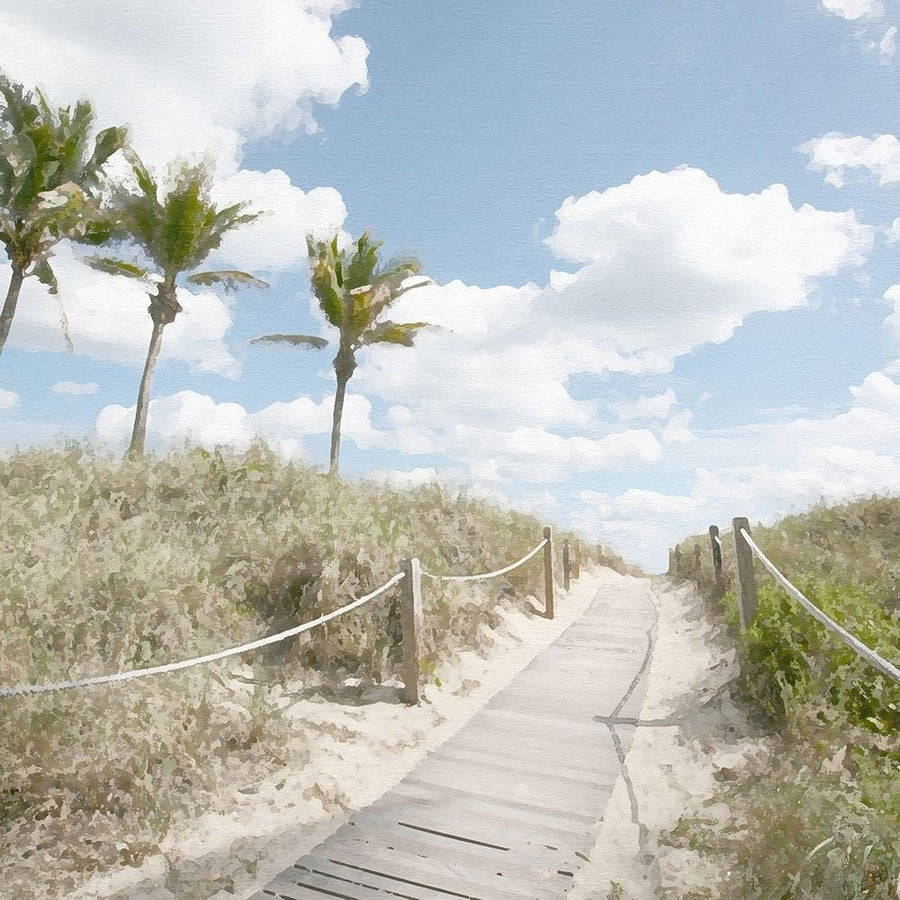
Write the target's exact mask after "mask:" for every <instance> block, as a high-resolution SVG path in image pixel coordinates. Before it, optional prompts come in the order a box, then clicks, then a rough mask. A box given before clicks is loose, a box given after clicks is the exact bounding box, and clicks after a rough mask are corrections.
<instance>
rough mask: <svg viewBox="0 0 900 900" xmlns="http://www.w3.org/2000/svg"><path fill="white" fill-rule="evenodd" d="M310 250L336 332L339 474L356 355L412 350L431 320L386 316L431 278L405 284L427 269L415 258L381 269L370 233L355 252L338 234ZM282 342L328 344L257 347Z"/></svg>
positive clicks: (292, 337) (306, 338)
mask: <svg viewBox="0 0 900 900" xmlns="http://www.w3.org/2000/svg"><path fill="white" fill-rule="evenodd" d="M306 243H307V247H308V249H309V262H310V275H311V279H312V289H313V293H314V294H315V295H316V299H317V300H318V301H319V306H320V307H321V309H322V312H323V313H324V314H325V318H326V319H327V320H328V324H329V325H331V326H333V327H334V328H336V329H337V332H338V342H337V344H338V347H337V354H336V355H335V357H334V363H333V365H334V374H335V376H336V378H337V389H336V390H335V393H334V413H333V416H332V424H331V455H330V459H329V472H330V474H332V475H336V474H337V471H338V457H339V455H340V446H341V418H342V416H343V413H344V398H345V396H346V394H347V383H348V382H349V381H350V379H351V377H352V376H353V373H354V372H355V371H356V367H357V362H356V352H357V351H358V350H360V349H362V348H363V347H368V346H370V345H372V344H400V345H402V346H404V347H411V346H412V345H413V339H414V338H415V335H416V333H417V332H418V331H420V330H421V329H422V328H427V327H429V326H428V323H427V322H409V323H406V324H398V323H396V322H391V321H381V320H380V317H381V314H382V313H383V312H384V311H385V310H386V309H387V308H388V307H389V306H390V305H391V304H392V303H393V302H394V301H395V300H397V299H398V298H399V297H401V296H402V295H403V294H405V293H406V292H407V291H410V290H412V289H413V288H417V287H422V286H424V285H426V284H430V283H431V282H430V280H425V281H417V282H416V283H415V284H404V282H405V281H406V279H407V278H409V277H410V276H411V275H416V274H418V273H419V272H420V271H421V269H422V267H421V265H420V264H419V262H418V261H417V260H415V259H405V260H395V261H392V262H390V263H388V264H386V265H385V266H381V264H380V261H379V256H378V249H379V248H380V247H381V242H380V241H374V240H372V238H371V237H370V236H369V232H368V231H365V232H363V234H362V236H361V237H360V238H359V239H358V240H357V241H356V243H355V244H353V245H352V246H353V252H352V253H351V254H349V256H348V252H347V251H346V250H343V249H339V247H338V239H337V237H336V236H335V237H334V238H333V239H332V240H330V241H315V240H314V239H313V238H312V237H311V236H309V237H307V239H306ZM261 342H266V343H283V344H290V345H292V346H294V347H313V348H315V349H321V348H322V347H325V346H327V345H328V341H327V340H325V339H324V338H320V337H315V336H314V335H310V334H264V335H261V336H260V337H257V338H253V341H252V343H261Z"/></svg>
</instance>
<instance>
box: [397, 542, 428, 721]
mask: <svg viewBox="0 0 900 900" xmlns="http://www.w3.org/2000/svg"><path fill="white" fill-rule="evenodd" d="M400 571H401V572H403V574H404V575H405V576H406V577H405V578H404V579H403V580H402V581H401V582H400V628H401V631H402V635H403V638H402V639H403V668H402V675H403V699H404V700H405V701H406V702H407V703H418V702H419V672H420V670H421V666H420V665H419V652H420V645H421V641H422V628H423V625H424V617H423V615H422V567H421V565H419V560H418V559H415V558H413V559H404V560H403V562H402V563H401V564H400Z"/></svg>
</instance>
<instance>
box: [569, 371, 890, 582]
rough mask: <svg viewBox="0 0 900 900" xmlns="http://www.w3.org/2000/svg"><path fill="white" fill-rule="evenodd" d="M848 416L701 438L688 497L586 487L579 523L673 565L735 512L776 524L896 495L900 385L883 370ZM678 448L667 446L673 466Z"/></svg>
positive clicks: (639, 554) (647, 561)
mask: <svg viewBox="0 0 900 900" xmlns="http://www.w3.org/2000/svg"><path fill="white" fill-rule="evenodd" d="M850 393H851V395H852V402H851V403H850V404H849V406H848V409H847V411H846V412H844V413H841V414H840V415H837V416H834V417H831V418H823V419H797V420H795V421H793V422H789V423H781V424H778V425H771V426H769V425H753V426H746V427H742V428H736V429H732V430H730V431H723V432H711V433H707V434H694V436H693V443H692V445H691V449H690V456H686V457H684V458H683V462H684V465H685V468H686V470H687V471H686V472H685V475H686V476H690V477H691V480H692V482H693V483H692V486H691V488H690V490H689V491H687V492H682V493H673V494H665V493H662V492H658V491H653V490H643V489H632V490H627V491H624V492H623V493H621V494H618V495H613V494H609V493H600V492H591V491H584V492H581V493H579V494H578V495H577V499H578V500H580V501H581V502H582V504H583V508H582V509H581V510H580V511H579V512H577V513H576V515H575V525H576V526H577V527H580V528H582V529H584V530H585V531H586V532H587V533H588V534H589V535H592V536H596V537H598V538H599V539H602V540H608V541H611V542H612V543H613V544H615V545H617V546H619V547H620V549H622V550H624V551H625V552H626V554H627V555H628V556H629V558H633V559H636V560H638V561H640V562H641V563H642V564H644V565H646V566H647V567H648V568H650V569H651V570H655V571H660V570H662V569H664V568H665V564H666V559H665V548H666V547H670V546H673V545H674V544H675V543H676V542H677V541H679V540H682V539H683V538H685V537H686V536H688V535H690V534H698V533H702V532H705V531H706V529H707V527H708V526H709V525H711V524H715V525H718V526H719V527H720V528H722V529H723V530H725V529H727V528H730V525H731V520H732V518H733V517H735V516H740V515H749V516H750V517H751V521H754V520H757V519H759V520H763V521H767V522H771V521H774V520H776V519H777V518H779V517H781V516H783V515H786V514H790V513H792V512H800V511H802V510H804V509H806V508H808V507H809V506H810V505H812V504H813V503H816V502H818V501H819V500H822V499H825V500H829V501H839V500H843V499H850V498H852V497H855V496H860V495H866V494H870V493H896V485H897V484H898V483H900V449H898V446H897V441H896V430H897V421H898V420H900V384H898V383H897V382H895V381H894V380H893V379H891V378H890V377H888V376H887V375H886V374H885V373H883V372H874V373H872V374H870V375H869V376H868V377H867V378H866V379H865V380H864V381H863V382H862V384H860V385H858V386H856V387H853V388H852V389H851V392H850ZM675 452H676V450H675V449H674V448H666V449H665V450H664V456H663V460H662V461H663V463H664V464H666V465H667V467H669V468H670V470H673V469H672V463H673V459H672V456H667V455H665V454H670V453H675Z"/></svg>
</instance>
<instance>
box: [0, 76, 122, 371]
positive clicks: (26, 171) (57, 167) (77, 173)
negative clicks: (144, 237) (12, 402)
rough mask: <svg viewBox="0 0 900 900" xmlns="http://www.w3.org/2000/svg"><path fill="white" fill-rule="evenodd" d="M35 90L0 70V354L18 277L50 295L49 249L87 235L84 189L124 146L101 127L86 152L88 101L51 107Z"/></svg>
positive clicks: (91, 216)
mask: <svg viewBox="0 0 900 900" xmlns="http://www.w3.org/2000/svg"><path fill="white" fill-rule="evenodd" d="M35 95H36V96H35ZM35 95H33V94H31V93H30V92H27V91H25V89H24V88H23V87H22V85H20V84H17V83H15V82H13V81H10V80H9V79H8V78H6V76H4V75H0V100H2V102H3V106H2V109H0V242H2V244H3V246H4V248H5V250H6V255H7V257H8V258H9V264H10V267H11V269H12V275H11V277H10V281H9V287H8V288H7V291H6V300H5V302H4V304H3V310H2V312H0V353H2V352H3V348H4V346H5V345H6V339H7V337H8V335H9V329H10V326H11V325H12V320H13V317H14V316H15V313H16V306H17V305H18V302H19V293H20V291H21V289H22V283H23V282H24V281H25V279H26V278H27V277H28V276H30V275H34V276H35V277H37V279H38V280H39V281H40V282H41V283H43V284H45V285H46V286H47V287H48V288H49V289H50V293H51V294H56V293H57V292H58V285H57V282H56V276H55V275H54V274H53V269H52V268H51V267H50V258H51V256H52V250H53V247H54V246H55V245H56V244H58V243H59V242H60V241H61V240H63V239H64V238H73V239H76V240H77V239H83V238H85V237H90V236H91V235H90V232H91V229H92V225H93V223H94V222H95V213H96V203H95V202H94V198H93V197H92V196H91V192H92V190H93V189H94V188H95V187H96V186H97V183H98V178H99V176H100V174H101V171H102V169H103V166H104V164H105V163H106V161H107V160H108V159H109V157H110V156H112V154H113V153H115V152H116V151H117V150H119V149H120V148H122V147H123V146H124V143H125V129H124V128H107V129H105V130H103V131H101V132H100V133H99V134H98V135H97V137H96V139H95V141H94V148H93V151H92V152H89V140H90V132H91V125H92V123H93V119H94V116H93V113H92V111H91V105H90V103H88V102H87V101H85V100H82V101H79V102H78V103H76V104H75V106H74V107H68V106H67V107H64V108H60V109H53V108H52V107H51V106H50V104H49V103H48V102H47V98H46V97H45V96H44V95H43V94H42V93H41V92H40V91H39V90H38V91H36V92H35ZM63 327H64V329H65V320H64V319H63ZM66 335H67V338H68V332H66Z"/></svg>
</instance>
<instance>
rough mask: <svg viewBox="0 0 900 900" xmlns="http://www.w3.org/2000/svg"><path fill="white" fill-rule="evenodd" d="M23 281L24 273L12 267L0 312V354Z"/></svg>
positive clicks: (14, 312)
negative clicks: (4, 300)
mask: <svg viewBox="0 0 900 900" xmlns="http://www.w3.org/2000/svg"><path fill="white" fill-rule="evenodd" d="M24 280H25V273H24V272H23V271H22V270H21V269H19V268H18V267H17V266H13V270H12V277H11V278H10V279H9V288H8V289H7V291H6V302H5V303H4V304H3V311H2V312H0V353H2V352H3V348H4V347H5V346H6V338H7V337H8V336H9V327H10V325H12V320H13V316H14V315H15V314H16V305H17V304H18V302H19V292H20V291H21V290H22V282H23V281H24Z"/></svg>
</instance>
